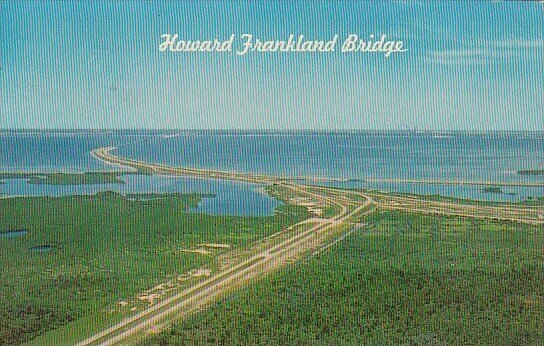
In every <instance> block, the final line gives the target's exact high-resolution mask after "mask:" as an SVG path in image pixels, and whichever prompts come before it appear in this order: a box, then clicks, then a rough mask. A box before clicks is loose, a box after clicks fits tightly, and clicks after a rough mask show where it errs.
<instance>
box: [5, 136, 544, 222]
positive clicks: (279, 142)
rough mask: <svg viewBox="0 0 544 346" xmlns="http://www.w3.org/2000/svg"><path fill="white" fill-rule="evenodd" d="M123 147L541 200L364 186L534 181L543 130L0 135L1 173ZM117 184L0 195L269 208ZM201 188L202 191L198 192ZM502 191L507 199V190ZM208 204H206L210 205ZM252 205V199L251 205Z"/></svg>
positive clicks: (156, 158)
mask: <svg viewBox="0 0 544 346" xmlns="http://www.w3.org/2000/svg"><path fill="white" fill-rule="evenodd" d="M124 143H132V144H130V145H125V146H121V147H120V148H119V151H118V154H119V155H121V156H124V157H130V158H134V159H139V160H144V161H149V162H155V163H164V164H169V165H174V166H186V167H199V168H214V169H221V170H229V171H241V172H254V173H265V174H274V175H282V176H289V177H300V176H304V177H308V176H309V177H330V178H344V179H358V180H359V181H350V182H346V183H340V184H339V183H334V184H335V185H338V186H344V187H362V188H376V189H382V190H388V191H401V192H413V193H422V194H442V195H447V196H454V197H462V198H475V199H483V200H504V201H518V200H523V199H525V198H527V197H529V196H530V197H535V196H543V195H544V191H543V188H526V187H507V188H504V189H503V190H504V192H506V194H490V193H484V192H482V191H481V187H478V186H440V185H411V184H389V183H367V182H364V181H362V180H364V179H365V178H409V179H410V178H411V179H465V180H487V181H491V180H493V181H509V182H515V181H522V182H540V181H542V180H543V177H541V176H540V177H538V176H521V175H519V174H516V171H518V170H520V169H540V168H543V167H544V135H543V134H541V133H540V134H483V135H482V134H480V135H476V134H466V133H465V134H463V133H450V134H443V133H442V134H432V133H410V134H406V133H404V134H403V133H376V132H374V133H373V132H354V133H348V132H343V133H338V132H337V133H327V132H313V133H309V132H306V133H304V132H300V133H294V132H291V133H286V132H283V133H282V132H276V133H271V132H196V131H192V132H190V131H185V132H179V133H174V132H171V131H170V132H163V133H159V132H134V131H133V132H125V133H120V132H111V133H107V134H62V133H61V134H55V135H51V134H25V135H22V134H9V135H6V134H3V135H0V165H1V169H0V170H1V171H29V170H30V171H68V172H84V171H91V170H112V169H116V167H114V166H109V165H106V164H103V163H101V162H99V161H97V160H95V159H94V158H92V157H91V156H90V155H89V152H90V150H91V149H93V148H96V147H100V146H112V145H119V144H124ZM126 180H127V184H125V185H112V184H109V185H95V186H77V187H63V186H60V187H59V186H57V187H52V186H32V185H28V184H26V183H25V182H21V181H6V182H7V183H6V184H5V185H0V193H4V194H10V195H13V194H23V195H43V194H54V195H62V194H72V193H94V192H96V191H103V190H114V191H119V192H122V193H128V192H152V191H154V192H170V191H175V192H211V193H216V194H217V195H218V197H217V198H215V199H206V200H205V202H204V203H203V204H202V206H201V207H200V208H202V211H206V212H210V213H216V214H221V213H227V212H234V213H239V214H246V213H249V214H252V213H254V211H255V212H256V213H267V212H271V211H272V210H273V208H274V206H275V204H274V203H272V202H270V201H271V199H270V198H268V197H266V196H265V195H264V194H262V193H261V192H260V191H259V188H260V187H258V186H252V185H247V184H240V183H232V182H217V181H211V180H198V179H197V180H198V182H197V181H195V180H194V179H184V178H165V177H127V178H126ZM199 189H203V190H199ZM507 193H512V194H513V195H511V194H507ZM214 200H215V201H214ZM255 201H257V203H255Z"/></svg>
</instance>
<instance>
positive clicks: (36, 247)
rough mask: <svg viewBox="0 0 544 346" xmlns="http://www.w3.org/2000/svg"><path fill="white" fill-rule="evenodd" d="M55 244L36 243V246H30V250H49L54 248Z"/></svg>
mask: <svg viewBox="0 0 544 346" xmlns="http://www.w3.org/2000/svg"><path fill="white" fill-rule="evenodd" d="M55 248H56V246H54V245H49V244H46V245H38V246H33V247H31V248H30V251H33V252H49V251H51V250H53V249H55Z"/></svg>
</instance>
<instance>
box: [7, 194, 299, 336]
mask: <svg viewBox="0 0 544 346" xmlns="http://www.w3.org/2000/svg"><path fill="white" fill-rule="evenodd" d="M202 197H209V196H202V195H198V194H188V195H182V194H170V195H160V194H151V195H130V196H126V197H123V196H121V195H118V194H116V193H101V194H98V195H95V196H69V197H35V198H9V199H0V212H1V217H0V235H1V234H2V233H3V236H0V266H1V267H2V271H1V272H0V305H1V306H2V309H0V344H11V343H20V342H22V341H26V340H31V339H33V338H34V337H36V336H38V335H42V334H44V333H46V332H47V331H50V330H53V329H56V328H59V327H61V326H65V325H66V324H68V323H71V322H73V324H77V323H78V321H84V322H82V323H80V324H89V323H91V324H92V323H101V322H100V321H98V320H96V319H93V318H92V316H96V314H97V312H98V315H104V316H105V315H107V314H106V313H105V312H107V311H110V309H112V308H113V309H115V308H116V307H117V306H118V302H119V301H122V300H128V299H129V298H130V297H134V295H135V294H137V293H139V292H141V291H142V290H146V289H148V288H150V287H153V286H155V285H157V284H160V283H163V282H164V281H165V280H166V279H168V278H172V277H175V276H176V275H180V274H183V273H186V272H187V271H189V270H192V269H195V268H208V269H211V270H213V269H214V267H215V266H216V260H215V255H214V254H215V253H217V252H220V250H217V251H216V252H214V253H211V254H209V255H203V254H198V253H187V252H184V251H183V249H192V248H195V247H196V246H197V245H198V244H200V243H221V244H228V245H230V246H231V248H233V249H237V248H243V247H245V246H247V245H249V244H251V243H253V242H255V241H256V240H258V239H261V238H263V237H265V236H268V235H270V234H272V233H275V232H277V231H279V230H281V229H283V228H284V227H286V226H287V225H290V224H293V223H296V222H298V221H300V220H302V219H304V218H306V216H307V212H306V211H305V209H303V208H300V207H294V206H287V205H283V206H280V207H278V212H277V214H276V215H274V216H269V217H235V216H208V215H204V214H197V213H190V212H188V208H190V207H194V206H196V205H197V204H198V203H199V201H200V200H201V198H202ZM9 231H20V232H22V233H24V232H26V233H24V234H19V235H13V236H8V235H9V234H8V233H6V232H9ZM127 313H129V312H128V311H127ZM93 314H94V315H93ZM89 316H91V317H89ZM104 318H105V320H107V319H108V318H107V316H106V317H104ZM102 322H103V321H102ZM102 327H103V326H102ZM62 328H67V327H62ZM62 328H61V329H62ZM77 337H79V335H75V336H74V338H77Z"/></svg>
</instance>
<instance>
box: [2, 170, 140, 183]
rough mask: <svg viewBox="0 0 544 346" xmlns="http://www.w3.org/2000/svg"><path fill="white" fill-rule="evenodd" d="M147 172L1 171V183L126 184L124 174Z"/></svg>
mask: <svg viewBox="0 0 544 346" xmlns="http://www.w3.org/2000/svg"><path fill="white" fill-rule="evenodd" d="M138 174H145V173H142V172H85V173H26V172H23V173H0V183H2V180H6V179H25V180H27V182H28V183H29V184H34V185H90V184H124V183H125V182H124V181H123V180H122V179H121V178H120V177H121V176H123V175H138Z"/></svg>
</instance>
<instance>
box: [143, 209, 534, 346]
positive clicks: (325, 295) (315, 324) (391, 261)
mask: <svg viewBox="0 0 544 346" xmlns="http://www.w3.org/2000/svg"><path fill="white" fill-rule="evenodd" d="M365 222H367V226H366V227H365V228H362V229H361V230H359V231H356V232H355V233H353V234H352V235H351V236H349V237H348V238H346V239H345V240H344V241H343V242H341V243H337V244H336V245H335V246H332V247H331V248H329V249H328V250H326V251H324V252H321V253H320V254H319V255H317V256H315V257H312V258H308V259H306V260H304V261H302V262H297V263H295V264H293V265H291V266H289V267H287V268H285V269H283V270H281V271H278V272H276V273H275V274H274V275H272V276H269V277H267V278H264V279H262V280H261V281H259V282H258V283H257V284H255V285H252V286H250V287H247V288H245V289H243V290H241V291H240V292H238V293H234V294H231V295H230V296H228V297H225V298H224V299H223V300H222V301H220V302H218V303H216V304H214V305H212V306H210V307H209V308H208V309H206V310H205V311H202V312H200V313H197V314H194V315H192V316H191V317H189V318H188V319H186V320H183V321H180V322H179V323H178V324H176V325H175V326H173V327H172V328H171V329H168V330H166V331H164V332H162V333H160V334H158V335H156V336H154V337H151V338H149V339H147V340H145V342H143V344H160V345H175V344H232V345H235V344H248V345H253V344H267V345H269V344H277V345H280V344H281V345H285V344H293V345H294V344H297V345H320V344H322V345H331V344H353V345H359V344H425V345H427V344H431V345H432V344H542V343H544V285H542V283H543V282H544V252H543V249H544V229H543V228H542V226H527V225H521V224H515V223H498V222H487V221H478V220H473V219H465V218H457V217H438V216H423V215H418V214H410V213H402V212H376V213H374V214H372V215H370V216H369V217H367V219H366V220H365Z"/></svg>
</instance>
